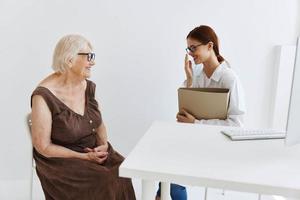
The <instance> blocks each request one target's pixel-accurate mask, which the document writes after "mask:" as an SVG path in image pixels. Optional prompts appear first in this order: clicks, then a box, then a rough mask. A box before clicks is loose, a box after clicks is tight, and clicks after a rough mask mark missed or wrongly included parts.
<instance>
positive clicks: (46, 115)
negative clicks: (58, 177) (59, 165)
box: [31, 95, 103, 162]
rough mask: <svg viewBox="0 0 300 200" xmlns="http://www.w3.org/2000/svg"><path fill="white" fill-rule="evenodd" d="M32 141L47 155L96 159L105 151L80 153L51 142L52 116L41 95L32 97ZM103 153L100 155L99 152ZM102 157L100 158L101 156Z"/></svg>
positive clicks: (39, 150)
mask: <svg viewBox="0 0 300 200" xmlns="http://www.w3.org/2000/svg"><path fill="white" fill-rule="evenodd" d="M31 116H32V128H31V132H32V143H33V146H34V148H35V149H36V150H37V151H38V152H39V153H40V154H42V155H43V156H45V157H62V158H80V159H84V160H92V161H96V162H97V159H98V157H100V156H103V155H102V154H103V152H96V153H79V152H76V151H72V150H70V149H68V148H65V147H63V146H60V145H56V144H53V143H52V142H51V127H52V116H51V112H50V110H49V108H48V106H47V104H46V102H45V100H44V99H43V97H42V96H40V95H35V96H34V97H33V99H32V115H31ZM97 153H98V154H101V155H98V154H97ZM99 159H100V158H99Z"/></svg>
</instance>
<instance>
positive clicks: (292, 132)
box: [285, 37, 300, 146]
mask: <svg viewBox="0 0 300 200" xmlns="http://www.w3.org/2000/svg"><path fill="white" fill-rule="evenodd" d="M299 40H300V37H298V40H297V45H296V56H295V64H294V74H293V81H292V88H291V95H290V105H289V114H288V120H287V133H286V139H285V144H286V145H288V146H290V145H293V144H297V143H300V41H299Z"/></svg>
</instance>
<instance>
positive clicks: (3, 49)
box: [0, 0, 300, 180]
mask: <svg viewBox="0 0 300 200" xmlns="http://www.w3.org/2000/svg"><path fill="white" fill-rule="evenodd" d="M200 24H208V25H210V26H212V27H213V28H214V29H215V31H216V32H217V34H218V35H219V38H220V41H221V53H222V54H223V56H224V57H225V58H226V59H227V60H228V61H229V62H230V63H231V66H232V68H233V69H234V70H235V71H236V72H237V73H238V75H239V76H240V79H241V80H242V83H243V85H244V88H245V93H246V99H247V107H248V113H247V117H246V126H255V127H267V126H269V125H270V116H269V113H270V110H271V109H272V108H271V107H270V102H271V98H272V93H273V90H274V87H273V85H272V83H273V75H274V70H273V67H274V65H275V63H274V62H275V60H276V59H275V50H274V47H275V45H280V44H295V42H296V36H297V35H298V34H299V30H300V26H299V3H298V1H297V0H289V1H283V0H266V1H261V0H244V1H239V0H228V1H219V0H193V1H171V0H167V1H161V0H151V1H139V0H131V1H115V0H110V1H104V0H86V1H80V0H73V1H61V0H52V1H41V0H27V1H18V0H1V1H0V33H1V34H0V36H1V37H0V58H1V78H0V87H1V90H0V91H1V98H0V110H1V122H0V124H1V125H0V133H1V145H0V156H1V165H0V180H7V179H25V178H27V177H28V174H27V171H28V165H27V164H28V158H27V154H28V151H29V148H28V147H29V140H28V137H27V135H26V132H25V124H24V117H25V114H26V113H28V112H29V111H30V101H29V100H30V94H31V92H32V91H33V89H34V88H35V86H36V85H37V84H38V82H39V81H40V80H41V79H42V78H44V77H45V76H46V75H47V74H49V73H51V72H52V70H51V67H50V65H51V58H52V52H53V49H54V46H55V44H56V42H57V41H58V39H59V38H60V37H62V36H63V35H65V34H69V33H80V34H82V35H84V36H85V37H87V38H88V39H89V40H90V41H91V42H92V43H93V45H94V47H95V52H96V63H97V64H96V66H95V67H94V68H93V70H92V77H91V80H93V81H94V82H95V83H96V84H97V92H98V96H99V99H100V105H101V108H102V112H103V117H104V120H105V122H106V125H107V128H108V134H109V138H110V141H111V143H112V144H113V146H114V147H115V148H116V149H117V150H119V151H120V152H121V153H122V154H124V155H127V154H128V152H129V151H130V150H131V149H132V148H133V147H134V145H135V144H136V143H137V141H138V140H139V138H140V137H141V136H142V135H143V134H144V133H145V131H146V129H147V128H148V127H149V126H150V125H151V123H152V122H153V121H154V120H175V115H176V112H177V88H178V86H179V85H180V84H181V83H182V81H183V79H184V71H183V59H184V54H185V50H184V49H185V48H186V41H185V38H186V35H187V33H188V32H189V31H190V30H191V29H192V28H194V27H195V26H197V25H200ZM153 148H155V144H153Z"/></svg>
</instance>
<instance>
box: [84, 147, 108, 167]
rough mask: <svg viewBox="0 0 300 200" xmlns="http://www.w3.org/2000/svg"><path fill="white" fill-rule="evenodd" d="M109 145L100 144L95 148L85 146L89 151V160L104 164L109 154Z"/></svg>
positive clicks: (86, 150)
mask: <svg viewBox="0 0 300 200" xmlns="http://www.w3.org/2000/svg"><path fill="white" fill-rule="evenodd" d="M107 149H108V145H107V144H106V145H100V146H97V147H95V148H93V149H91V148H88V147H87V148H85V149H84V151H85V152H87V155H88V160H90V161H92V162H96V163H98V164H103V163H104V161H105V160H106V159H107V156H108V152H107Z"/></svg>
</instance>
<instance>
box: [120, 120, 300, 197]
mask: <svg viewBox="0 0 300 200" xmlns="http://www.w3.org/2000/svg"><path fill="white" fill-rule="evenodd" d="M228 128H232V127H221V126H207V125H199V124H183V123H176V122H174V123H172V122H155V123H153V124H152V126H151V127H150V128H149V130H148V131H147V132H146V134H145V135H144V136H143V137H142V139H141V140H140V141H139V142H138V144H137V145H136V147H135V148H134V149H133V151H132V152H131V153H130V154H129V155H128V157H127V158H126V159H125V161H124V162H123V163H122V165H121V166H120V176H123V177H131V178H140V179H142V180H147V181H144V182H143V184H144V185H143V192H144V193H147V191H146V190H144V189H145V187H146V186H145V184H149V181H162V182H172V183H179V184H180V183H181V184H186V185H194V186H205V187H212V188H223V189H228V190H235V191H241V192H253V193H260V194H270V195H281V196H286V197H294V198H300V145H296V146H292V147H285V146H284V140H259V141H258V140H256V141H231V140H230V139H228V138H227V137H226V136H224V135H223V134H221V133H220V130H223V129H228ZM165 185H166V184H165ZM162 193H163V194H165V193H166V191H162ZM163 197H164V196H163ZM143 199H147V195H143Z"/></svg>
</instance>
